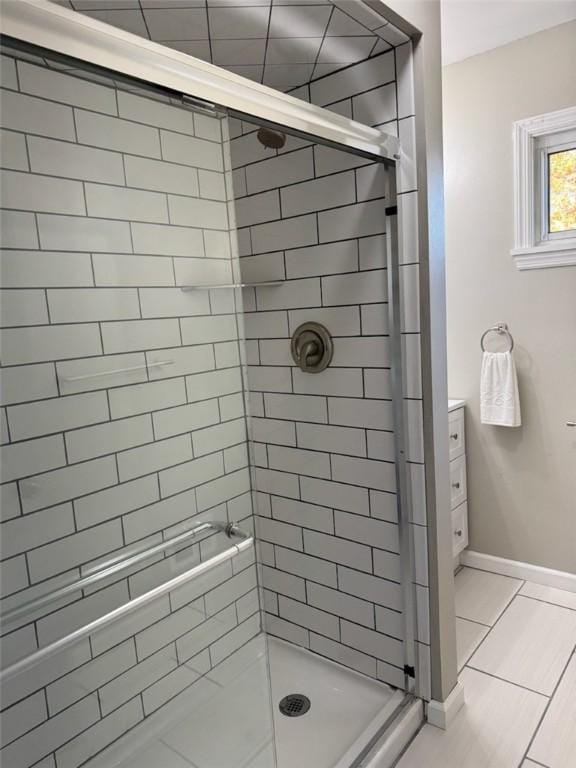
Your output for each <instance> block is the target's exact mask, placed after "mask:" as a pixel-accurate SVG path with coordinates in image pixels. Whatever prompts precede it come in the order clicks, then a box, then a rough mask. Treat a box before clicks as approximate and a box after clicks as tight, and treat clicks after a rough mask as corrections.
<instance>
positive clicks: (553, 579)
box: [460, 549, 576, 592]
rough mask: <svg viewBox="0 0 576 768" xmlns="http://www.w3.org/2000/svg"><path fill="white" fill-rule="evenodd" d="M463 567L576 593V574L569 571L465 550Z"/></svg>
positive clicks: (462, 557)
mask: <svg viewBox="0 0 576 768" xmlns="http://www.w3.org/2000/svg"><path fill="white" fill-rule="evenodd" d="M460 562H461V563H462V565H468V566H470V568H478V569H479V570H481V571H492V572H493V573H500V574H502V576H512V577H513V578H515V579H525V580H526V581H533V582H534V583H535V584H543V585H544V586H545V587H556V589H565V590H566V591H568V592H576V574H575V573H568V571H555V570H553V569H552V568H543V567H542V566H541V565H531V564H530V563H521V562H520V561H519V560H507V559H506V558H504V557H495V556H494V555H485V554H483V553H482V552H473V551H471V550H469V549H465V550H464V551H463V552H462V553H461V555H460Z"/></svg>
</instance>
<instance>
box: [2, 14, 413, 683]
mask: <svg viewBox="0 0 576 768" xmlns="http://www.w3.org/2000/svg"><path fill="white" fill-rule="evenodd" d="M2 16H3V18H2V21H3V35H4V36H6V37H7V38H11V39H12V40H15V41H18V42H20V43H23V44H25V45H33V46H36V47H38V48H41V49H44V50H45V51H46V52H47V53H48V54H59V55H61V56H64V57H68V58H72V59H75V60H76V61H78V62H79V63H80V64H84V65H86V66H88V67H90V66H92V67H96V68H101V69H102V68H103V69H105V70H107V71H108V72H109V73H112V74H119V75H121V76H124V77H126V78H128V79H131V80H134V79H136V80H138V81H140V83H142V84H143V85H144V86H146V85H149V86H151V87H156V88H160V89H164V90H168V91H170V92H172V94H173V95H178V96H180V97H181V100H182V104H183V105H184V106H186V105H188V106H189V107H190V108H192V109H198V108H200V109H206V110H214V111H215V112H218V111H220V112H224V113H226V114H227V115H228V116H230V117H236V118H239V119H247V120H249V121H250V122H253V123H257V124H259V125H262V126H267V127H271V128H280V129H281V130H283V131H285V132H286V133H290V134H292V135H295V136H300V137H305V138H308V139H312V140H314V141H316V142H317V143H320V144H324V145H328V146H331V147H333V148H335V149H339V150H342V151H345V152H349V153H352V154H357V155H360V156H363V157H367V158H371V159H372V160H374V161H375V162H381V163H383V164H384V165H385V166H386V168H387V173H388V174H389V181H390V185H389V188H390V190H391V199H390V200H389V201H387V204H386V202H385V203H383V210H382V215H383V216H385V217H386V239H387V267H388V268H387V281H388V286H387V287H388V319H389V331H390V341H391V345H390V346H391V350H392V390H393V395H392V401H393V412H394V434H395V440H394V443H395V466H396V484H397V495H398V526H399V539H400V559H401V563H400V566H401V579H402V590H403V598H404V605H403V608H404V611H403V616H404V625H405V626H404V629H405V632H404V641H403V642H404V664H405V668H404V672H405V691H406V692H407V693H409V694H414V693H415V691H416V690H417V680H418V677H417V676H418V654H417V653H416V636H417V614H416V593H415V584H414V551H413V542H412V536H411V529H410V520H411V518H412V515H411V512H410V507H411V494H410V491H409V483H408V474H407V465H406V444H407V440H406V432H405V424H404V402H403V382H402V369H403V366H402V348H401V334H400V291H399V264H400V261H401V259H400V252H399V249H400V243H399V238H398V212H397V205H396V203H397V198H396V177H397V174H398V165H399V163H400V162H401V161H402V152H401V146H400V142H399V140H398V138H397V137H395V136H392V135H389V134H385V133H383V132H382V131H380V130H378V129H375V128H370V127H368V126H365V125H363V124H361V123H358V122H355V121H353V120H349V119H348V118H345V117H342V116H340V115H338V114H336V113H334V112H330V111H329V110H327V109H324V108H321V107H317V106H315V105H312V104H308V103H306V102H303V101H300V100H298V99H296V98H294V97H292V96H289V95H287V94H284V93H280V92H279V91H276V90H274V89H272V88H268V87H267V86H264V85H260V84H257V83H253V82H251V81H249V80H247V79H245V78H243V77H240V76H238V75H234V74H232V73H229V72H227V71H225V70H223V69H221V68H219V67H216V66H214V65H212V64H207V63H206V62H204V61H201V60H200V59H194V58H193V57H191V56H188V55H186V54H182V53H180V52H178V51H174V50H171V49H168V48H165V47H163V46H161V45H158V44H156V43H152V42H151V41H149V40H145V39H143V38H140V37H138V36H136V35H133V34H130V33H128V32H125V31H123V30H120V29H116V28H114V27H111V26H108V25H107V24H103V23H102V22H99V21H97V20H96V19H92V18H89V17H86V16H83V15H81V14H80V13H76V12H74V11H70V10H67V9H65V8H62V7H60V6H57V5H54V4H51V3H48V2H46V1H45V0H3V2H2Z"/></svg>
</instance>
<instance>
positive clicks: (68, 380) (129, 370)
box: [62, 360, 174, 384]
mask: <svg viewBox="0 0 576 768" xmlns="http://www.w3.org/2000/svg"><path fill="white" fill-rule="evenodd" d="M165 365H174V360H159V361H158V362H157V363H148V364H147V365H131V366H130V367H129V368H114V369H113V370H111V371H98V372H97V373H83V374H82V375H81V376H70V377H68V378H66V379H62V382H63V383H64V384H70V383H71V382H73V381H85V380H86V379H101V378H103V377H104V376H114V375H115V374H117V373H134V371H147V370H149V369H150V368H162V367H163V366H165Z"/></svg>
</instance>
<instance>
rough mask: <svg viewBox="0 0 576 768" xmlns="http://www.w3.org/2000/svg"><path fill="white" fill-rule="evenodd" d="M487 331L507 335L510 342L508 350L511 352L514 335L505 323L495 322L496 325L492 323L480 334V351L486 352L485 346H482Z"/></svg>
mask: <svg viewBox="0 0 576 768" xmlns="http://www.w3.org/2000/svg"><path fill="white" fill-rule="evenodd" d="M489 333H499V334H500V335H502V334H504V335H505V336H507V337H508V341H509V342H510V349H509V350H508V352H512V350H513V349H514V337H513V336H512V334H511V333H510V331H509V330H508V326H507V325H506V323H497V324H496V325H493V326H492V327H491V328H488V329H487V330H485V331H484V333H483V334H482V337H481V339H480V346H481V347H482V352H486V347H485V346H484V339H485V338H486V336H488V334H489Z"/></svg>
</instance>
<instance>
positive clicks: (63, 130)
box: [0, 58, 260, 768]
mask: <svg viewBox="0 0 576 768" xmlns="http://www.w3.org/2000/svg"><path fill="white" fill-rule="evenodd" d="M2 74H3V78H4V81H3V85H4V86H5V89H4V90H3V91H2V109H1V119H2V121H3V125H4V130H3V131H2V166H3V168H5V169H6V170H4V171H3V172H2V179H1V184H2V205H3V206H4V210H3V224H5V226H3V228H2V236H3V245H4V246H5V247H6V249H7V250H3V251H2V253H1V259H2V262H1V277H2V291H1V301H2V316H1V317H2V332H1V333H2V353H3V354H2V364H3V366H4V368H3V369H2V372H1V385H2V386H1V392H2V395H1V398H2V399H1V402H0V405H1V406H2V411H1V415H2V436H3V440H2V442H3V445H2V482H3V483H4V484H3V485H2V486H1V489H2V520H3V523H2V530H1V533H0V537H1V556H2V570H1V576H2V597H3V609H5V610H9V609H10V608H11V607H15V606H16V605H19V604H21V603H22V602H23V601H25V600H27V599H31V598H33V597H34V596H36V595H38V594H41V593H43V592H48V591H50V590H51V589H53V588H56V587H58V586H60V585H62V584H63V583H67V582H69V581H72V580H75V579H77V578H78V577H79V576H80V575H81V574H83V573H84V572H85V570H86V569H87V568H90V567H93V566H94V565H96V564H98V563H102V562H103V561H105V560H106V559H108V558H110V557H117V556H119V555H122V554H123V553H125V552H126V548H127V547H131V546H132V545H136V546H137V547H139V548H140V547H145V546H149V545H151V544H155V543H158V542H159V541H161V539H162V537H163V535H166V536H169V535H172V534H173V533H174V532H175V531H177V532H180V531H181V530H183V529H184V527H187V526H190V525H192V524H194V522H195V517H196V515H201V517H199V518H198V520H206V519H226V518H228V519H237V520H240V521H242V525H243V526H245V527H246V528H247V529H248V530H252V527H253V525H252V506H251V492H250V474H249V469H248V461H247V457H248V452H247V431H246V410H245V407H244V401H243V396H242V376H241V372H240V359H241V355H240V349H239V345H240V338H239V331H238V325H237V323H236V317H235V312H236V311H237V307H236V304H235V301H234V297H233V296H231V295H228V296H222V295H216V292H208V291H206V290H201V291H197V292H196V291H194V292H189V293H184V292H182V291H181V290H180V288H179V287H178V286H179V284H181V283H184V282H187V283H195V282H198V283H200V282H204V283H205V282H207V281H210V282H217V281H218V280H221V281H223V282H225V281H227V280H230V278H231V275H232V254H233V253H235V250H236V248H235V242H233V243H232V244H231V242H230V238H231V236H232V237H233V232H231V231H230V228H229V224H228V214H227V208H226V191H225V190H226V184H225V177H224V172H223V170H224V167H225V155H226V154H227V153H228V152H229V144H228V143H226V142H225V141H224V138H223V134H222V131H221V126H220V121H219V120H216V119H214V118H209V117H204V116H202V118H201V119H200V120H199V121H198V122H196V121H195V119H194V116H193V114H192V113H191V112H190V111H189V110H187V109H182V108H181V107H177V106H174V105H171V104H169V103H165V102H163V101H158V100H153V99H151V98H144V97H141V96H135V95H133V94H129V93H124V92H119V91H117V90H116V89H114V88H112V87H108V86H106V85H103V84H99V83H98V84H97V83H92V82H89V81H87V80H83V79H80V78H78V77H73V76H71V75H69V74H65V73H62V72H57V71H54V70H51V69H49V68H47V67H42V66H37V65H34V64H31V63H28V62H24V61H18V62H16V61H15V60H14V59H11V58H6V59H5V60H3V66H2ZM228 165H229V163H228ZM147 366H152V367H148V368H147ZM174 526H177V528H174ZM214 546H216V545H214ZM226 546H227V542H220V540H219V539H218V548H219V549H223V548H225V547H226ZM213 551H214V548H213V549H207V550H206V552H205V553H204V554H203V555H202V558H203V559H204V558H205V557H207V556H210V554H211V553H212V552H213ZM200 554H201V550H200V549H199V547H198V545H197V544H196V545H194V546H192V547H189V548H188V549H187V550H186V551H185V552H179V553H178V555H177V557H176V556H172V557H169V558H166V559H162V558H160V559H159V560H158V559H156V560H155V561H154V564H153V565H148V567H146V568H144V569H142V570H140V571H138V572H134V571H132V572H131V574H130V577H129V579H126V577H124V579H123V580H122V579H119V578H118V577H116V578H117V581H116V583H113V579H108V580H107V581H105V582H103V583H102V584H100V585H97V586H95V587H92V588H91V589H89V590H86V594H85V595H84V597H82V595H79V594H73V595H71V596H68V597H67V598H66V599H61V600H60V601H59V602H58V603H55V604H52V605H51V606H50V607H49V608H48V609H43V610H42V611H36V612H35V614H33V615H30V616H28V617H26V618H23V619H20V620H19V621H18V622H17V623H16V622H15V623H14V624H11V625H6V627H5V628H4V631H5V632H6V635H5V636H4V637H3V638H2V640H3V642H2V661H3V665H8V664H10V663H11V662H13V661H16V660H17V659H18V658H21V657H23V656H25V655H27V654H28V653H30V652H32V651H33V650H35V649H36V648H38V647H41V646H43V645H46V644H47V643H50V642H52V641H53V640H56V639H57V638H59V637H61V636H63V635H64V634H66V633H68V632H69V631H71V630H73V629H76V628H77V627H79V626H81V625H82V624H85V623H87V622H88V621H90V620H91V619H95V618H98V617H99V616H102V615H103V614H105V613H107V612H108V611H110V610H112V609H114V608H116V607H118V606H119V605H121V604H122V603H124V602H126V601H127V600H129V599H130V598H133V597H135V596H137V595H139V594H142V593H143V592H144V591H146V590H147V589H150V588H152V587H154V586H156V585H157V584H159V583H161V582H163V581H166V580H168V579H169V578H170V576H173V575H174V574H175V573H178V572H181V571H182V570H184V569H185V567H191V566H192V565H193V564H195V563H196V562H198V560H199V558H200ZM175 559H177V562H176V563H174V562H173V560H175ZM216 577H218V578H216ZM189 586H190V587H192V585H189ZM256 586H257V582H256V565H255V562H254V557H252V558H251V559H250V558H248V559H244V560H242V561H241V560H240V559H238V562H236V561H235V562H234V564H233V565H231V564H230V563H227V564H226V567H225V568H223V569H220V570H219V571H218V573H214V574H213V575H212V574H211V576H210V578H207V579H204V580H202V583H200V582H198V583H196V582H195V583H194V585H193V589H189V590H188V592H186V591H185V590H183V591H181V593H179V594H178V595H177V596H176V595H171V596H165V597H163V598H161V599H159V600H156V601H155V602H154V603H152V604H151V605H149V606H147V607H146V608H145V609H143V610H139V611H138V612H136V613H135V614H132V615H131V616H129V617H128V618H127V619H125V620H124V621H121V622H116V623H114V624H112V625H110V626H109V627H108V628H107V629H105V630H102V631H101V632H99V633H98V634H97V635H95V636H93V637H92V638H91V639H90V642H88V641H82V642H81V643H80V644H77V645H76V646H75V647H73V648H71V649H69V650H67V651H64V652H61V653H60V654H59V655H58V656H57V657H55V658H51V659H49V660H48V661H46V662H45V663H42V664H40V665H39V666H38V667H36V668H34V669H31V670H30V671H28V672H26V673H23V674H21V675H19V676H18V677H17V678H14V679H12V680H10V681H8V682H7V683H6V684H5V685H3V686H2V692H1V694H2V695H1V698H2V706H3V707H4V710H3V711H2V715H1V718H2V731H3V742H4V748H3V750H2V752H1V753H0V762H2V764H3V765H6V766H16V765H17V766H19V768H28V766H32V765H35V764H39V765H47V766H48V765H50V766H52V767H53V768H76V766H79V765H80V764H83V763H84V762H85V761H86V760H88V759H89V758H90V757H92V756H93V755H94V754H95V753H97V752H99V751H100V750H102V749H104V748H105V747H106V746H107V745H108V744H110V743H111V742H112V741H114V740H115V739H117V738H119V737H120V736H121V735H122V734H123V733H125V732H126V731H127V730H129V729H130V728H131V727H133V726H134V725H135V724H136V723H138V722H140V721H141V720H142V719H143V718H145V717H147V716H148V715H150V714H151V713H152V712H154V711H156V710H157V709H158V708H159V707H161V706H162V705H163V704H164V703H166V702H167V701H168V700H169V699H171V698H172V697H173V696H175V695H176V694H177V693H179V692H180V691H182V690H183V689H184V688H186V687H187V686H189V685H191V684H193V683H194V682H195V681H196V680H197V679H198V678H199V677H200V676H201V675H202V674H203V673H204V672H207V671H208V670H210V669H211V668H212V667H213V666H215V665H216V664H218V663H219V662H220V661H222V660H223V659H224V658H226V657H227V656H228V655H229V654H230V653H232V652H233V651H234V650H235V649H236V648H237V647H239V646H241V645H242V644H244V643H245V642H247V641H248V640H249V639H250V638H251V637H253V636H254V635H255V634H257V633H258V632H259V631H260V616H259V600H258V592H257V589H256ZM172 598H174V599H173V601H172V602H171V599H172ZM192 657H194V658H192ZM190 659H191V661H189V660H190ZM186 665H188V666H186ZM39 761H41V762H40V763H39Z"/></svg>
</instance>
